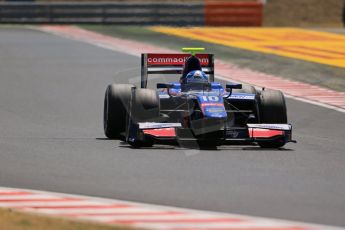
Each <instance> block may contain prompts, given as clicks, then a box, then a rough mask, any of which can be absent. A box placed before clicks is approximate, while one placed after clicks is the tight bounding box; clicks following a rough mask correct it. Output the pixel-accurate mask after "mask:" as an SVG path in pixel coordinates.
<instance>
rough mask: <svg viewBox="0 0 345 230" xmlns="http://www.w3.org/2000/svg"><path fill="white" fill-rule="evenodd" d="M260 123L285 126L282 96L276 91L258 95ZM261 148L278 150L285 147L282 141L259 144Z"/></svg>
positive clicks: (265, 91) (264, 91)
mask: <svg viewBox="0 0 345 230" xmlns="http://www.w3.org/2000/svg"><path fill="white" fill-rule="evenodd" d="M259 111H260V123H264V124H286V123H287V112H286V111H287V110H286V103H285V98H284V95H283V93H282V92H281V91H278V90H263V91H262V92H261V94H260V104H259ZM258 144H259V146H260V147H262V148H280V147H283V146H284V145H285V141H284V140H283V139H278V140H275V141H267V142H259V143H258Z"/></svg>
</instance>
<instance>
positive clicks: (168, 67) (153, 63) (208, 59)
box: [141, 53, 214, 88]
mask: <svg viewBox="0 0 345 230" xmlns="http://www.w3.org/2000/svg"><path fill="white" fill-rule="evenodd" d="M190 56H191V55H190V54H184V53H177V54H158V53H145V54H141V88H146V87H147V80H148V75H149V74H182V71H183V66H184V63H185V61H186V59H187V58H188V57H190ZM195 56H196V57H197V58H199V60H200V63H201V67H202V71H203V72H205V73H206V74H207V75H208V76H209V80H210V82H214V59H213V54H196V55H195Z"/></svg>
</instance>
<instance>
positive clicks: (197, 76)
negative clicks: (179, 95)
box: [184, 70, 208, 83]
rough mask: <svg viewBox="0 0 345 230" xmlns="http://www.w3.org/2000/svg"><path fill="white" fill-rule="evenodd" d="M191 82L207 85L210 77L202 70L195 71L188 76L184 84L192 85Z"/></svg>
mask: <svg viewBox="0 0 345 230" xmlns="http://www.w3.org/2000/svg"><path fill="white" fill-rule="evenodd" d="M190 82H199V83H207V82H208V77H207V76H206V74H205V73H204V72H203V71H201V70H193V71H191V72H189V73H188V74H187V76H186V78H185V82H184V83H190Z"/></svg>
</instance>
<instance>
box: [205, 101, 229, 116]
mask: <svg viewBox="0 0 345 230" xmlns="http://www.w3.org/2000/svg"><path fill="white" fill-rule="evenodd" d="M203 113H204V116H205V118H226V117H227V114H226V111H225V108H224V105H223V104H220V105H209V106H204V108H203Z"/></svg>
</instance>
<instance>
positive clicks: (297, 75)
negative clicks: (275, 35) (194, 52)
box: [81, 25, 345, 92]
mask: <svg viewBox="0 0 345 230" xmlns="http://www.w3.org/2000/svg"><path fill="white" fill-rule="evenodd" d="M81 27H83V28H85V29H88V30H92V31H96V32H99V33H103V34H106V35H110V36H114V37H120V38H125V39H131V40H136V41H141V42H146V43H151V44H153V45H156V46H160V47H167V48H171V49H174V50H176V51H179V50H180V49H181V47H205V48H206V49H207V50H208V51H209V52H211V53H214V54H215V56H216V58H219V59H222V60H224V61H229V62H232V63H234V64H236V65H238V66H240V67H243V68H249V69H252V70H257V71H260V72H263V73H268V74H273V75H277V76H281V77H284V78H287V79H292V80H297V81H301V82H306V83H311V84H314V85H320V86H323V87H326V88H330V89H333V90H337V91H343V92H344V91H345V68H337V67H332V66H328V65H322V64H317V63H313V62H308V61H302V60H298V59H292V58H286V57H281V56H277V55H270V54H264V53H259V52H253V51H247V50H243V49H238V48H232V47H226V46H222V45H216V44H211V43H206V42H201V41H195V40H190V39H185V38H178V37H174V36H169V35H165V34H161V33H157V32H153V31H151V30H149V29H148V28H147V27H139V26H111V25H107V26H102V25H83V26H81ZM216 71H217V70H216ZM229 75H230V76H231V73H229Z"/></svg>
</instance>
